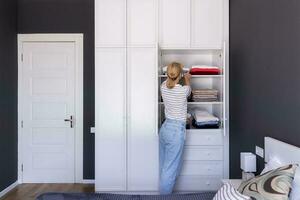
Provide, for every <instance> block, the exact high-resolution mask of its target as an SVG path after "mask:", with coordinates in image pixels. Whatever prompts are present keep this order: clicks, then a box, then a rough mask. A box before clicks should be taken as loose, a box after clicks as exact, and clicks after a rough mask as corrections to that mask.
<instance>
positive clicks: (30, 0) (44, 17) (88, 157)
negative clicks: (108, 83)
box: [18, 0, 95, 179]
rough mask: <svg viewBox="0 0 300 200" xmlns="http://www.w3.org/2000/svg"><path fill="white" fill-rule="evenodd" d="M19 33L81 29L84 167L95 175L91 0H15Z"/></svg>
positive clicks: (88, 176) (85, 172)
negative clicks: (82, 49)
mask: <svg viewBox="0 0 300 200" xmlns="http://www.w3.org/2000/svg"><path fill="white" fill-rule="evenodd" d="M18 32H19V33H84V156H83V162H84V167H83V168H84V170H83V176H84V178H85V179H93V178H94V166H95V164H94V154H95V153H94V135H92V134H90V127H92V126H94V88H95V87H94V0H42V1H41V0H18Z"/></svg>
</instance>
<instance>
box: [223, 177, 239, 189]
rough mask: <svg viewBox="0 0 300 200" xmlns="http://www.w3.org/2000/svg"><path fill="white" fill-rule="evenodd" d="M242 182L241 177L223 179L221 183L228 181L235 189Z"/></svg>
mask: <svg viewBox="0 0 300 200" xmlns="http://www.w3.org/2000/svg"><path fill="white" fill-rule="evenodd" d="M242 182H243V180H242V179H223V180H222V183H223V184H225V183H230V184H231V185H232V186H233V187H234V188H235V189H238V188H239V186H240V185H241V183H242Z"/></svg>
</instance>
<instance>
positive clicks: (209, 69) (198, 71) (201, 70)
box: [190, 65, 221, 75]
mask: <svg viewBox="0 0 300 200" xmlns="http://www.w3.org/2000/svg"><path fill="white" fill-rule="evenodd" d="M190 73H191V74H192V75H218V74H220V73H221V70H220V68H219V67H215V66H207V65H195V66H192V68H191V69H190Z"/></svg>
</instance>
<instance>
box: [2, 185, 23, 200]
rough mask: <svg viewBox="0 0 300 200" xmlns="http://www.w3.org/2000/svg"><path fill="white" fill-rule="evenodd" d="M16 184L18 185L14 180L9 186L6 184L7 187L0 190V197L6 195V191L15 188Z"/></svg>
mask: <svg viewBox="0 0 300 200" xmlns="http://www.w3.org/2000/svg"><path fill="white" fill-rule="evenodd" d="M18 185H19V182H18V181H16V182H15V183H13V184H11V185H10V186H8V187H7V188H5V189H4V190H3V191H0V198H1V197H3V196H4V195H6V194H7V193H9V192H10V191H12V190H13V189H15V187H17V186H18Z"/></svg>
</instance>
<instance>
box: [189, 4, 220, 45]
mask: <svg viewBox="0 0 300 200" xmlns="http://www.w3.org/2000/svg"><path fill="white" fill-rule="evenodd" d="M191 7H192V46H193V47H201V48H219V49H220V48H222V40H223V0H192V6H191Z"/></svg>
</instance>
